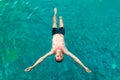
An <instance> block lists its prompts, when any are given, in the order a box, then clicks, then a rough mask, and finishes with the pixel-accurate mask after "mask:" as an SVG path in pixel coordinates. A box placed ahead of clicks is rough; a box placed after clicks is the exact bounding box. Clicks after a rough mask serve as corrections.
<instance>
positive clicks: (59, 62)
mask: <svg viewBox="0 0 120 80" xmlns="http://www.w3.org/2000/svg"><path fill="white" fill-rule="evenodd" d="M55 60H56V58H55ZM62 61H63V59H62V60H60V61H57V60H56V62H57V63H60V62H62Z"/></svg>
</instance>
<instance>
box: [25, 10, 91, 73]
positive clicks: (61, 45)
mask: <svg viewBox="0 0 120 80" xmlns="http://www.w3.org/2000/svg"><path fill="white" fill-rule="evenodd" d="M56 14H57V8H54V16H53V28H52V35H53V39H52V48H51V50H50V51H49V52H48V53H46V54H45V55H44V56H42V57H41V58H39V59H38V60H37V61H36V62H35V64H33V65H32V66H30V67H28V68H26V69H25V71H26V72H28V71H30V70H32V69H33V68H34V67H36V66H37V65H38V64H39V63H41V62H42V61H43V60H44V59H45V58H47V57H48V56H50V55H52V54H55V59H56V61H57V62H61V61H62V60H63V53H64V54H66V55H68V56H70V57H72V58H73V59H74V60H75V61H76V62H77V63H78V64H80V65H81V66H82V67H83V68H84V69H85V71H86V72H88V73H90V72H91V70H90V69H88V68H87V67H86V66H85V65H84V64H83V63H82V62H81V61H80V60H79V59H78V58H77V57H76V56H75V55H73V54H72V53H71V52H70V51H69V50H68V49H67V48H66V46H65V41H64V34H65V28H64V24H63V19H62V16H59V25H60V27H59V28H57V22H56Z"/></svg>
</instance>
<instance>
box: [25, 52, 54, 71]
mask: <svg viewBox="0 0 120 80" xmlns="http://www.w3.org/2000/svg"><path fill="white" fill-rule="evenodd" d="M52 54H53V51H50V52H48V53H46V54H45V55H44V56H42V57H40V58H39V59H38V60H37V61H36V62H35V63H34V64H33V65H32V66H30V67H28V68H26V69H25V70H24V71H25V72H28V71H30V70H32V69H33V68H34V67H36V66H37V65H38V64H40V63H41V62H42V61H43V60H44V59H45V58H47V57H48V56H50V55H52Z"/></svg>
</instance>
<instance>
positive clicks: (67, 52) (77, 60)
mask: <svg viewBox="0 0 120 80" xmlns="http://www.w3.org/2000/svg"><path fill="white" fill-rule="evenodd" d="M64 53H65V54H67V55H69V56H70V57H72V58H73V59H74V60H75V61H76V62H77V63H78V64H80V65H81V66H82V67H83V68H84V69H85V71H86V72H88V73H90V72H91V70H90V69H88V68H87V67H86V66H85V65H84V64H83V63H82V62H81V61H80V60H79V59H78V58H77V57H76V56H75V55H73V54H72V53H71V52H70V51H68V50H67V49H65V50H64Z"/></svg>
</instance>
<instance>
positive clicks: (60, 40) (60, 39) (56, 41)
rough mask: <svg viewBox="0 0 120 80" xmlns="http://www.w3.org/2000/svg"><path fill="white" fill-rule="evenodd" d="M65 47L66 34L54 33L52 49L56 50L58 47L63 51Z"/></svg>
mask: <svg viewBox="0 0 120 80" xmlns="http://www.w3.org/2000/svg"><path fill="white" fill-rule="evenodd" d="M64 48H65V42H64V36H63V35H62V34H55V35H53V39H52V49H53V50H54V51H56V50H57V49H60V50H62V51H63V49H64Z"/></svg>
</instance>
